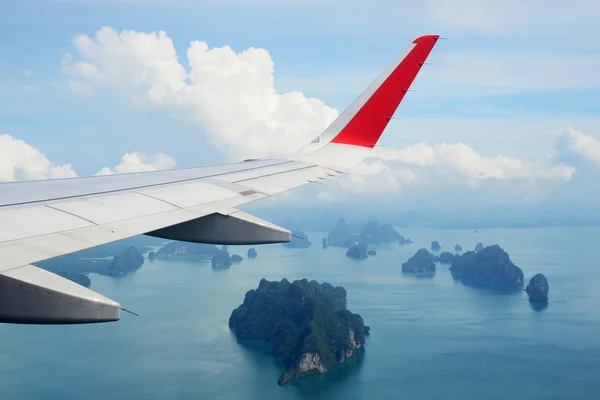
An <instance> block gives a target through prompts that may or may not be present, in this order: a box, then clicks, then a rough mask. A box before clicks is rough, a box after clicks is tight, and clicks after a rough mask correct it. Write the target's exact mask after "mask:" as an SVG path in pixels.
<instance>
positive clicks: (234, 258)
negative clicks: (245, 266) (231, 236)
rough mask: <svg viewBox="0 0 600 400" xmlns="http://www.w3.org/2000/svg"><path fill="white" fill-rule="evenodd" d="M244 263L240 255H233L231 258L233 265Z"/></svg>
mask: <svg viewBox="0 0 600 400" xmlns="http://www.w3.org/2000/svg"><path fill="white" fill-rule="evenodd" d="M242 261H244V257H242V256H240V255H239V254H233V255H232V256H231V262H232V263H241V262H242Z"/></svg>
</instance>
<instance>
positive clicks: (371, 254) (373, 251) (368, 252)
mask: <svg viewBox="0 0 600 400" xmlns="http://www.w3.org/2000/svg"><path fill="white" fill-rule="evenodd" d="M367 255H368V256H376V255H377V252H376V251H375V250H369V251H367Z"/></svg>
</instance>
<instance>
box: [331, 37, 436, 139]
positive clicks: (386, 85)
mask: <svg viewBox="0 0 600 400" xmlns="http://www.w3.org/2000/svg"><path fill="white" fill-rule="evenodd" d="M438 39H439V35H425V36H421V37H419V38H417V39H415V40H414V41H413V45H412V46H413V48H412V49H410V51H409V52H408V53H407V54H406V56H405V57H404V58H403V59H402V60H401V61H400V63H399V64H398V65H397V66H396V68H395V69H394V70H393V71H392V72H391V74H390V75H389V76H388V77H387V78H386V79H385V80H384V81H383V83H381V85H380V86H379V87H377V88H376V90H375V91H374V93H373V94H372V95H371V97H370V98H369V99H368V100H366V102H365V103H364V105H363V106H362V107H361V108H360V109H359V110H358V111H357V112H356V114H355V115H354V116H353V117H352V119H350V121H349V122H348V123H347V124H346V126H344V127H343V128H342V129H341V131H340V132H339V133H338V134H337V136H336V137H334V138H333V139H332V140H331V142H332V143H343V144H350V145H355V146H363V147H369V148H372V147H374V146H375V144H376V143H377V141H378V140H379V137H380V136H381V134H382V133H383V130H384V129H385V127H386V126H387V124H388V122H389V121H390V118H391V117H392V116H393V115H394V113H395V112H396V109H397V108H398V106H399V105H400V102H401V101H402V99H403V98H404V94H405V93H406V91H407V90H408V89H409V88H410V85H411V84H412V82H413V80H414V79H415V77H416V76H417V73H418V72H419V70H420V69H421V66H422V65H423V64H424V63H425V60H426V59H427V56H429V53H430V52H431V50H432V49H433V46H434V45H435V43H436V42H437V40H438ZM397 61H398V60H397ZM357 101H360V98H359V100H357Z"/></svg>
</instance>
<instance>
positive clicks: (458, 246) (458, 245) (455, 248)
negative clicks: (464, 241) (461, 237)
mask: <svg viewBox="0 0 600 400" xmlns="http://www.w3.org/2000/svg"><path fill="white" fill-rule="evenodd" d="M454 251H456V252H457V253H460V252H461V251H462V246H461V245H460V244H457V245H456V246H454Z"/></svg>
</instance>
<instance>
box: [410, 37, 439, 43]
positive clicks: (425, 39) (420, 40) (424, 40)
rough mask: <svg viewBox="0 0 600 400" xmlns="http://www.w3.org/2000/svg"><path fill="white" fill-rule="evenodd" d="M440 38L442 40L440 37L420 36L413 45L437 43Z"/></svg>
mask: <svg viewBox="0 0 600 400" xmlns="http://www.w3.org/2000/svg"><path fill="white" fill-rule="evenodd" d="M439 38H440V35H423V36H419V37H418V38H416V39H415V40H413V43H415V44H419V43H421V42H430V41H436V40H438V39H439Z"/></svg>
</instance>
